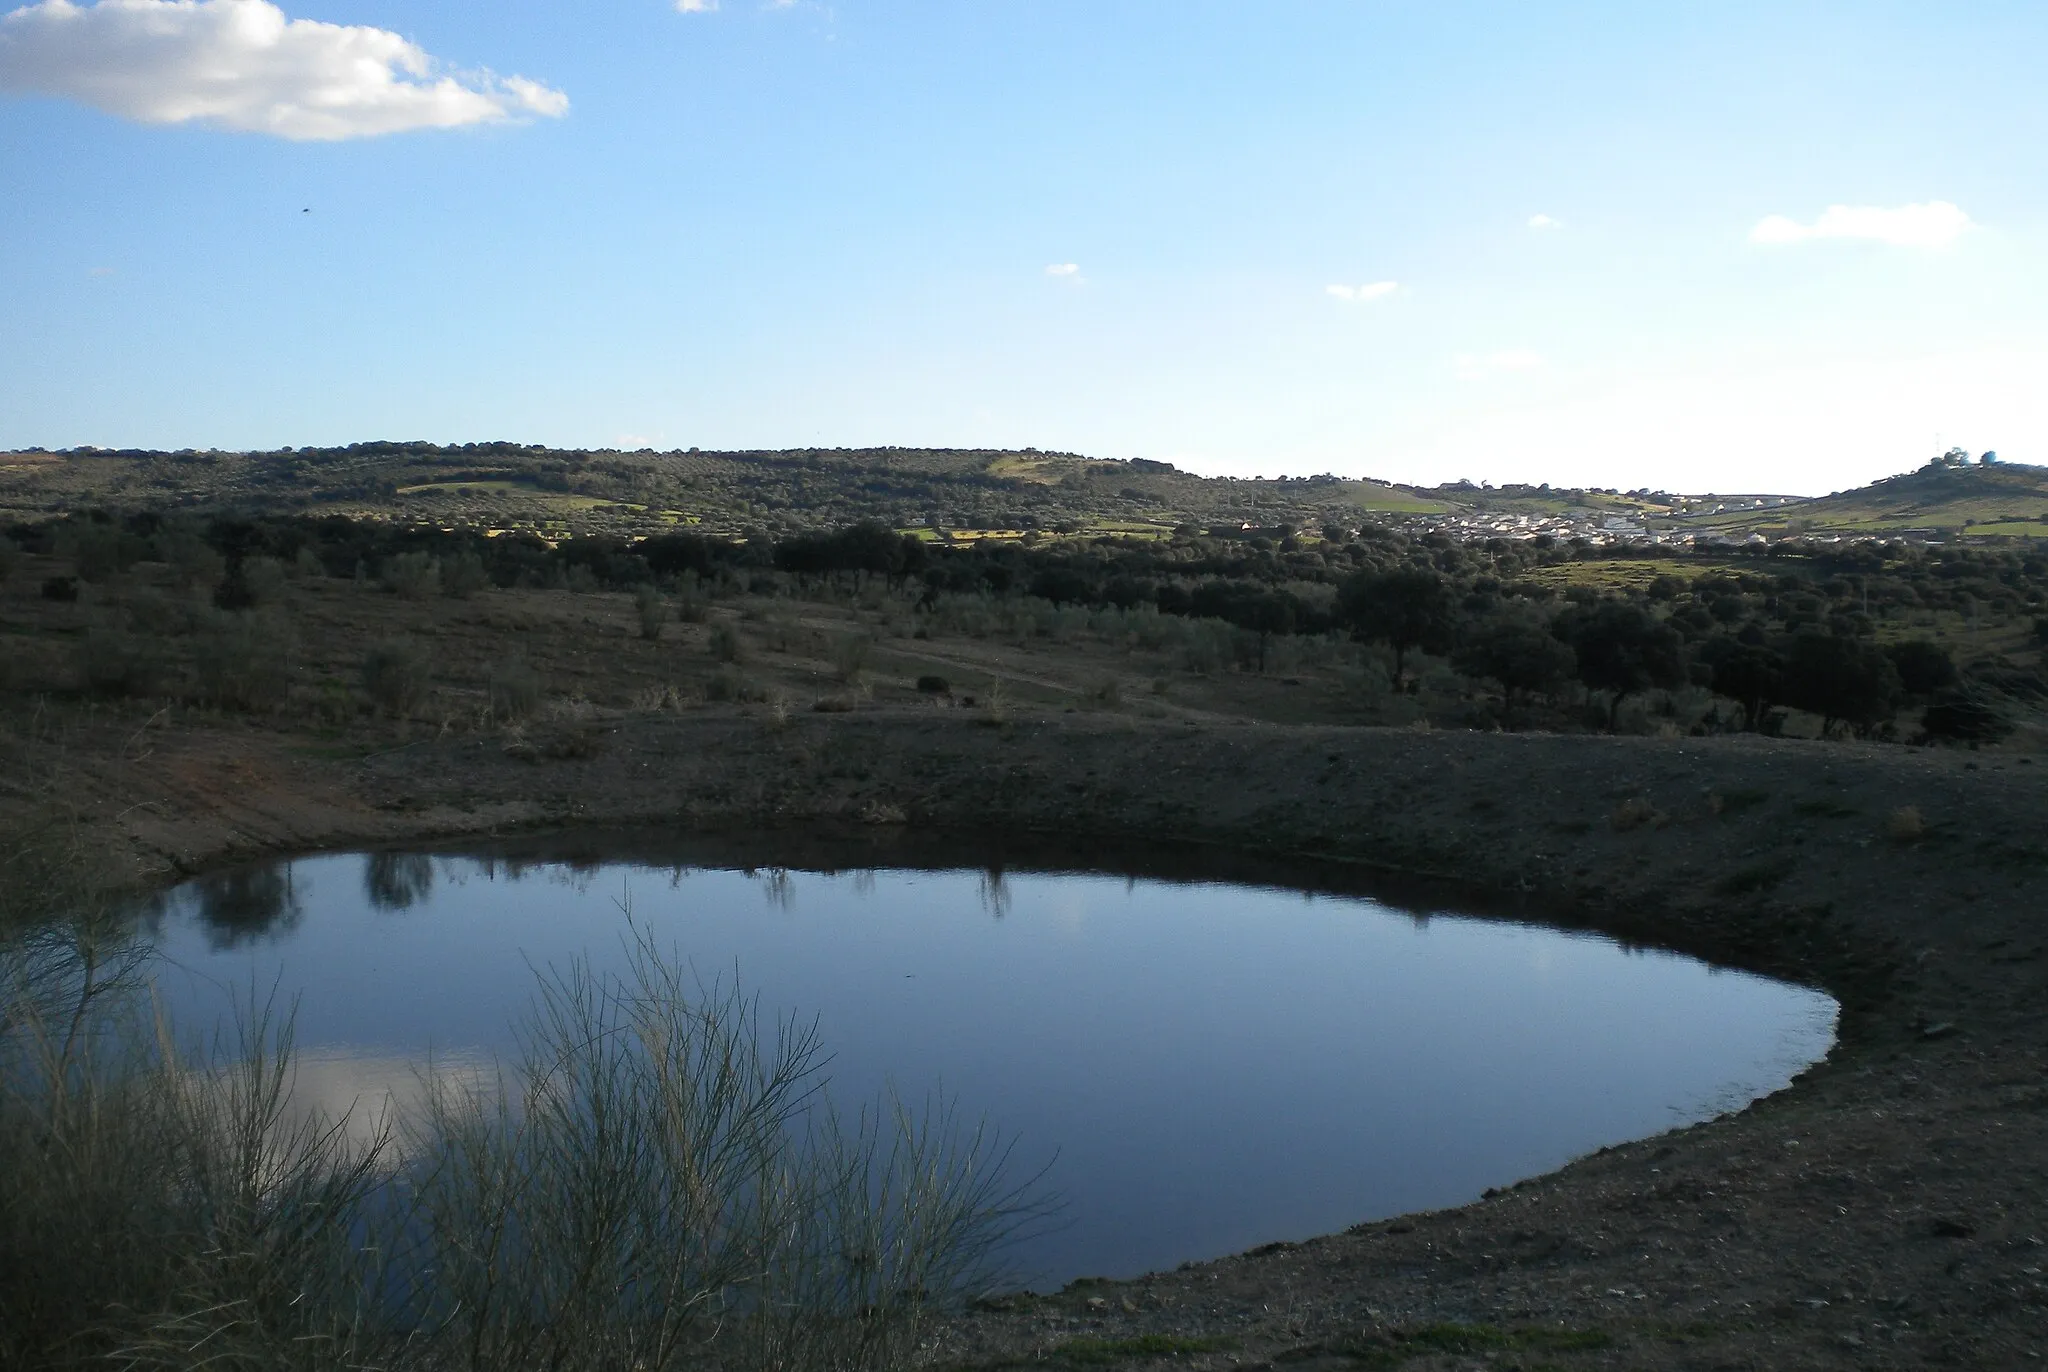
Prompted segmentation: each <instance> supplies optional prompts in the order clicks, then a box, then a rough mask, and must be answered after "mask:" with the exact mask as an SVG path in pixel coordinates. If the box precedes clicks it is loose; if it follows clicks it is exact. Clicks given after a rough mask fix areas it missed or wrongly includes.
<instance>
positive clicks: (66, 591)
mask: <svg viewBox="0 0 2048 1372" xmlns="http://www.w3.org/2000/svg"><path fill="white" fill-rule="evenodd" d="M43 599H45V600H61V601H73V600H76V599H78V578H77V577H75V576H52V577H45V578H44V579H43Z"/></svg>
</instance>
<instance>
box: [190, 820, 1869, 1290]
mask: <svg viewBox="0 0 2048 1372" xmlns="http://www.w3.org/2000/svg"><path fill="white" fill-rule="evenodd" d="M747 856H748V857H750V858H752V859H754V861H751V862H748V863H739V862H734V863H732V864H730V865H727V866H713V865H693V864H689V863H682V864H679V863H677V862H675V861H673V860H672V859H671V858H669V857H668V856H667V855H666V854H664V853H662V852H661V851H660V850H659V849H658V848H654V847H653V846H652V845H650V851H649V852H647V854H646V855H645V860H644V861H642V862H639V863H632V862H617V863H612V864H609V865H606V864H603V863H598V862H595V861H592V860H590V859H589V858H588V856H587V854H584V853H579V854H577V860H576V861H575V862H573V863H572V862H566V861H562V862H549V861H534V860H528V859H519V860H514V859H512V858H507V857H502V856H496V857H493V856H480V857H466V856H460V855H449V856H444V857H441V858H438V859H430V858H427V857H425V856H423V855H418V854H375V855H346V856H336V857H323V858H314V859H308V860H306V861H304V862H301V863H298V864H296V865H294V866H291V867H285V866H278V865H273V866H270V867H263V868H253V869H248V870H245V871H243V872H240V873H230V874H223V875H222V876H219V877H214V878H209V879H207V880H206V881H203V882H199V883H194V884H193V885H192V886H189V887H187V888H185V890H184V891H183V892H181V893H180V894H179V895H178V896H177V897H176V899H175V900H174V901H173V902H172V906H171V910H172V913H171V914H170V915H169V916H168V917H166V919H165V920H164V921H163V922H162V926H161V932H160V935H159V938H160V943H161V946H162V948H163V951H164V952H165V953H166V955H167V956H166V958H165V964H166V966H167V967H170V968H173V969H175V973H176V975H175V976H173V975H172V974H171V973H166V976H165V978H164V979H163V981H162V983H161V984H162V985H163V987H164V988H165V995H166V999H167V1002H168V1003H169V1004H170V1005H171V1008H172V1009H173V1011H174V1013H176V1014H177V1015H178V1018H179V1019H180V1020H181V1021H182V1022H185V1023H192V1022H194V1021H195V1020H196V1021H199V1022H206V1016H207V1015H208V1014H209V1013H211V1014H214V1015H218V1014H219V1013H220V1011H219V1009H218V1007H219V1005H220V1003H221V997H222V988H229V987H249V986H252V985H253V986H257V987H268V986H272V985H275V986H277V987H278V988H279V992H280V994H281V995H282V996H284V997H290V996H292V995H294V994H300V993H302V995H303V1000H302V1002H301V1008H300V1016H299V1022H298V1029H299V1042H300V1043H301V1044H302V1045H304V1046H305V1048H306V1050H307V1051H308V1053H309V1054H310V1055H311V1056H310V1057H309V1058H308V1061H309V1063H311V1064H313V1070H312V1072H311V1074H310V1075H309V1076H308V1077H307V1078H306V1084H305V1090H306V1091H307V1092H308V1094H309V1095H310V1096H313V1097H317V1098H318V1099H319V1101H320V1102H321V1103H323V1104H325V1105H327V1106H328V1107H330V1108H332V1107H333V1106H335V1105H336V1104H338V1103H339V1104H348V1103H356V1104H357V1105H358V1107H359V1112H361V1114H362V1119H363V1121H364V1122H365V1125H367V1122H368V1121H369V1120H370V1119H372V1118H374V1110H373V1109H372V1106H373V1105H376V1104H377V1103H379V1102H383V1101H387V1100H392V1099H397V1100H404V1099H407V1098H408V1097H407V1096H406V1095H405V1094H404V1093H405V1092H408V1091H415V1092H416V1091H418V1090H420V1089H422V1088H421V1087H420V1086H419V1085H418V1083H419V1081H420V1080H422V1078H420V1077H419V1076H418V1075H417V1073H416V1072H415V1069H414V1067H413V1064H415V1063H418V1064H422V1065H423V1066H422V1067H421V1069H420V1070H422V1071H425V1072H427V1073H428V1074H429V1075H428V1076H427V1077H426V1078H424V1079H425V1080H440V1079H441V1078H440V1077H439V1076H437V1075H434V1074H437V1073H440V1072H442V1071H443V1070H444V1066H445V1067H446V1068H447V1070H454V1071H458V1072H461V1071H476V1070H482V1069H481V1067H480V1065H479V1064H482V1063H484V1062H487V1061H489V1060H491V1058H492V1057H493V1055H499V1056H505V1057H510V1056H511V1055H512V1054H513V1053H514V1052H516V1049H517V1044H516V1041H515V1040H514V1039H513V1038H512V1037H511V1035H510V1026H511V1024H512V1023H513V1022H514V1021H515V1020H516V1019H517V1018H518V1017H519V1016H520V1015H521V1014H522V1013H523V1012H524V1011H525V1010H526V1009H527V1007H528V1005H529V1004H530V1001H531V997H532V995H533V992H534V981H533V975H534V971H535V969H537V968H540V969H544V968H548V967H551V966H552V967H561V966H564V965H566V963H567V962H568V960H569V959H572V958H587V959H590V960H591V962H592V964H593V965H594V966H596V967H597V968H598V969H599V970H602V969H603V968H604V967H605V966H606V965H607V964H608V960H611V962H612V965H615V960H616V959H617V958H618V957H620V956H621V943H622V940H623V938H624V937H625V935H626V932H627V930H626V923H625V918H624V914H623V913H622V912H623V911H624V910H627V909H630V911H631V913H632V917H633V921H634V924H635V926H637V929H638V930H639V931H641V932H644V933H647V934H649V935H651V936H653V937H654V938H655V939H656V940H657V941H658V942H659V943H660V945H661V946H662V947H663V949H664V951H669V950H673V951H674V952H676V953H677V954H679V955H680V957H681V959H682V961H683V962H684V963H685V964H687V965H688V966H690V967H692V968H694V969H695V970H696V971H697V972H698V973H699V974H700V975H701V976H702V977H703V978H704V979H705V980H706V981H707V982H709V981H712V980H716V979H718V978H721V977H731V976H733V975H735V973H736V974H737V976H738V977H739V978H740V980H741V984H742V985H743V986H744V988H745V989H746V990H747V991H748V992H751V993H759V994H760V996H761V1006H762V1011H763V1014H764V1017H770V1016H781V1015H793V1016H795V1017H797V1018H798V1019H799V1020H801V1021H802V1022H805V1023H808V1022H810V1021H811V1020H812V1019H813V1018H814V1017H815V1018H816V1019H817V1021H818V1022H819V1024H820V1026H821V1029H822V1032H823V1033H824V1034H825V1041H826V1047H827V1050H828V1051H829V1052H830V1053H831V1054H832V1055H833V1058H832V1065H831V1075H832V1080H833V1089H834V1094H835V1096H837V1097H838V1098H840V1099H842V1100H861V1099H869V1098H872V1097H873V1096H875V1095H877V1094H879V1093H880V1092H881V1091H882V1090H884V1089H886V1088H887V1087H888V1086H890V1085H894V1086H895V1087H896V1088H898V1089H899V1090H900V1091H901V1092H902V1093H903V1094H905V1095H907V1096H910V1097H913V1098H915V1097H917V1096H919V1095H921V1094H922V1093H923V1092H924V1091H926V1090H928V1089H930V1088H932V1087H935V1086H937V1087H942V1088H944V1089H945V1090H947V1091H949V1092H953V1093H956V1094H958V1095H959V1096H960V1097H961V1099H962V1105H963V1108H964V1109H965V1111H966V1112H967V1114H968V1116H969V1117H970V1118H972V1117H974V1116H977V1115H981V1114H984V1113H985V1114H986V1115H987V1116H988V1117H989V1118H990V1121H991V1123H992V1124H994V1125H995V1126H996V1127H998V1128H999V1129H1000V1130H1001V1132H1002V1133H1003V1134H1004V1135H1005V1136H1006V1137H1014V1138H1018V1139H1020V1140H1021V1141H1022V1143H1021V1146H1022V1148H1023V1150H1024V1151H1023V1152H1021V1153H1020V1154H1019V1155H1018V1162H1019V1164H1020V1165H1022V1166H1024V1167H1025V1168H1026V1169H1027V1170H1031V1169H1035V1168H1036V1167H1037V1166H1039V1165H1042V1164H1043V1163H1044V1162H1045V1161H1046V1160H1047V1159H1048V1158H1051V1157H1053V1156H1055V1155H1057V1157H1058V1164H1057V1167H1056V1170H1055V1172H1054V1174H1053V1175H1052V1176H1051V1177H1050V1178H1049V1184H1050V1185H1051V1186H1052V1187H1053V1188H1054V1189H1056V1190H1058V1191H1059V1192H1061V1193H1062V1194H1064V1195H1065V1196H1066V1197H1068V1198H1069V1200H1070V1202H1071V1204H1070V1208H1069V1211H1068V1214H1069V1215H1070V1217H1071V1221H1072V1222H1071V1223H1070V1224H1069V1226H1068V1227H1067V1228H1066V1229H1064V1230H1062V1231H1061V1232H1060V1233H1058V1234H1056V1235H1048V1236H1046V1237H1044V1238H1043V1239H1042V1240H1039V1241H1035V1243H1034V1246H1033V1248H1032V1249H1031V1251H1030V1252H1028V1253H1020V1255H1019V1257H1020V1261H1024V1262H1025V1263H1026V1264H1027V1265H1029V1266H1031V1267H1034V1268H1035V1269H1037V1270H1038V1271H1040V1272H1041V1273H1042V1274H1043V1275H1044V1276H1045V1277H1046V1278H1047V1280H1048V1281H1049V1282H1050V1283H1051V1284H1057V1283H1058V1282H1060V1281H1064V1280H1067V1279H1069V1278H1071V1277H1074V1276H1078V1275H1082V1274H1086V1273H1101V1274H1130V1273H1135V1272H1138V1271H1142V1270H1146V1269H1149V1268H1156V1267H1161V1266H1171V1265H1172V1264H1173V1263H1176V1262H1179V1261H1183V1260H1185V1259H1189V1258H1197V1257H1207V1256H1215V1255H1218V1254H1221V1253H1225V1252H1230V1251H1235V1250H1237V1249H1242V1248H1245V1247H1249V1246H1251V1245H1253V1244H1256V1243H1263V1242H1268V1241H1271V1240H1274V1239H1285V1238H1295V1239H1298V1238H1303V1237H1306V1236H1308V1235H1310V1234H1314V1233H1320V1232H1330V1231H1333V1230H1337V1229H1341V1228H1343V1227H1345V1226H1347V1225H1350V1224H1354V1223H1357V1222H1359V1221H1362V1220H1365V1219H1369V1218H1373V1217H1376V1216H1384V1215H1390V1214H1395V1213H1400V1212H1402V1211H1406V1210H1414V1209H1421V1208H1428V1207H1434V1206H1442V1205H1452V1204H1457V1203H1460V1202H1462V1201H1465V1200H1469V1199H1472V1198H1474V1197H1476V1196H1477V1195H1478V1194H1479V1193H1480V1192H1481V1191H1482V1190H1484V1189H1485V1188H1486V1187H1489V1186H1499V1185H1503V1184H1506V1183H1508V1182H1511V1181H1513V1180H1515V1179H1517V1178H1520V1177H1523V1176H1527V1175H1530V1174H1531V1173H1534V1172H1540V1171H1544V1170H1548V1169H1550V1168H1553V1167H1556V1166H1558V1165H1559V1164H1561V1163H1563V1162H1565V1161H1567V1160H1568V1159H1570V1158H1571V1157H1573V1156H1575V1155H1577V1154H1579V1153H1583V1152H1587V1151H1590V1150H1591V1149H1593V1148H1597V1147H1599V1146H1601V1145H1603V1144H1610V1143H1615V1142H1619V1141H1621V1140H1624V1139H1629V1138H1639V1137H1642V1136H1644V1135H1646V1134H1651V1133H1655V1132H1657V1131H1659V1130H1662V1129H1665V1128H1668V1127H1670V1126H1672V1125H1674V1124H1679V1123H1684V1122H1686V1121H1689V1120H1693V1119H1698V1118H1702V1117H1704V1116H1706V1115H1710V1114H1712V1113H1714V1112H1715V1111H1717V1110H1720V1109H1726V1108H1731V1107H1734V1106H1737V1105H1740V1104H1742V1103H1743V1102H1746V1101H1748V1100H1750V1099H1753V1098H1754V1097H1755V1096H1757V1095H1759V1094H1761V1093H1763V1092H1766V1091H1770V1090H1774V1089H1776V1088H1777V1087H1779V1086H1781V1085H1783V1084H1784V1083H1785V1082H1786V1081H1788V1080H1789V1079H1790V1078H1791V1076H1792V1074H1793V1073H1795V1072H1797V1071H1799V1070H1800V1069H1801V1068H1803V1067H1805V1066H1806V1065H1807V1064H1809V1063H1810V1062H1812V1061H1813V1060H1814V1059H1815V1058H1817V1057H1818V1056H1820V1055H1821V1054H1822V1053H1823V1052H1825V1050H1826V1048H1827V1046H1828V1043H1829V1042H1830V1040H1831V1037H1832V1028H1833V1013H1834V1008H1833V1005H1832V1002H1830V1001H1829V1000H1828V999H1827V998H1826V997H1825V996H1822V995H1820V994H1819V993H1817V992H1812V991H1808V990H1804V989H1802V988H1798V987H1791V986H1786V985H1783V984H1780V983H1775V982H1768V981H1765V980H1763V979H1761V978H1758V977H1754V976H1749V975H1746V974H1743V973H1739V972H1727V973H1722V972H1719V971H1717V970H1715V969H1711V968H1708V967H1706V966H1704V965H1702V964H1700V963H1697V962H1694V961H1691V960H1689V959H1686V958H1681V957H1677V956H1674V955H1672V954H1669V953H1664V952H1659V951H1656V950H1644V949H1640V948H1625V947H1622V946H1619V945H1617V944H1615V943H1613V942H1611V941H1609V940H1606V939H1602V938H1597V937H1592V936H1587V935H1574V934H1569V933H1565V932H1561V931H1559V930H1555V929H1543V928H1533V927H1527V926H1517V925H1510V924H1502V923H1490V922H1486V921H1478V920H1473V919H1470V918H1465V917H1461V916H1454V915H1439V916H1437V917H1435V918H1431V917H1429V916H1428V915H1427V914H1426V913H1425V912H1422V911H1416V910H1402V909H1393V908H1389V907H1387V906H1383V905H1379V904H1376V903H1374V902H1372V901H1369V900H1364V899H1360V898H1355V897H1351V896H1347V895H1331V894H1325V895H1321V896H1316V897H1314V898H1306V899H1305V898H1304V896H1303V894H1302V892H1300V891H1299V890H1297V889H1292V888H1286V887H1277V886H1266V887H1255V886H1243V885H1231V884H1226V883H1222V882H1186V881H1182V882H1176V881H1170V880H1161V879H1156V878H1152V877H1140V878H1138V879H1132V878H1131V877H1129V876H1125V875H1114V876H1110V875H1097V874H1089V873H1074V872H1045V871H1037V870H1032V869H1031V868H1030V867H1028V866H1024V865H1020V864H1008V863H1005V862H1001V861H995V860H987V861H977V862H975V863H973V864H971V865H966V866H963V867H955V868H924V869H920V868H892V867H888V866H886V865H878V864H876V863H874V862H873V861H871V860H870V861H821V862H819V863H818V864H817V867H816V868H806V867H804V866H800V865H796V864H781V863H776V862H774V861H773V860H772V859H773V855H772V853H769V852H766V851H764V850H761V849H755V850H752V851H750V852H749V853H748V854H747ZM979 856H980V855H978V854H977V857H979ZM394 909H406V910H410V911H411V914H410V915H409V916H408V917H407V918H405V919H392V918H389V916H388V914H387V912H388V911H390V910H394ZM257 933H265V934H270V935H273V936H272V937H268V938H257V937H255V936H254V935H255V934H257ZM178 977H182V978H183V980H178V979H177V978H178ZM209 1007H211V1008H209ZM426 1064H433V1065H432V1066H426Z"/></svg>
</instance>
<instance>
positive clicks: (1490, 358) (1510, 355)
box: [1458, 348, 1543, 377]
mask: <svg viewBox="0 0 2048 1372" xmlns="http://www.w3.org/2000/svg"><path fill="white" fill-rule="evenodd" d="M1542 365H1543V354H1541V353H1539V352H1535V351H1532V350H1531V349H1528V348H1503V349H1501V350H1500V351H1499V352H1491V353H1459V354H1458V375H1460V376H1463V377H1480V376H1491V375H1493V374H1494V373H1495V372H1532V371H1535V370H1536V369H1537V368H1538V367H1541V366H1542Z"/></svg>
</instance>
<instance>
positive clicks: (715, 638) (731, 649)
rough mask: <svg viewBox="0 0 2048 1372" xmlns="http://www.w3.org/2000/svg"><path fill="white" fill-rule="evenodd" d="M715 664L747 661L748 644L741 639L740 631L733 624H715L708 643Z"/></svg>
mask: <svg viewBox="0 0 2048 1372" xmlns="http://www.w3.org/2000/svg"><path fill="white" fill-rule="evenodd" d="M708 646H709V647H710V649H711V660H712V661H713V662H729V663H730V662H744V661H746V657H747V654H746V644H745V642H744V641H743V640H742V639H741V638H740V631H739V629H738V628H737V627H736V626H734V625H732V624H714V625H712V626H711V636H710V639H709V641H708Z"/></svg>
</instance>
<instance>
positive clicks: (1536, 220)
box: [1529, 214, 1564, 233]
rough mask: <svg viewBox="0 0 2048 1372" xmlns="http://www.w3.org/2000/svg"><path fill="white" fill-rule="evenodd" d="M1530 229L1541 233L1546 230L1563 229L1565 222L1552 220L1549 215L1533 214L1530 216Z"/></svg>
mask: <svg viewBox="0 0 2048 1372" xmlns="http://www.w3.org/2000/svg"><path fill="white" fill-rule="evenodd" d="M1529 227H1530V228H1532V229H1535V230H1536V231H1537V232H1539V233H1540V232H1542V231H1543V230H1545V229H1561V228H1563V227H1564V221H1563V220H1562V219H1552V218H1551V217H1550V216H1549V215H1547V214H1532V215H1530V216H1529Z"/></svg>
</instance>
